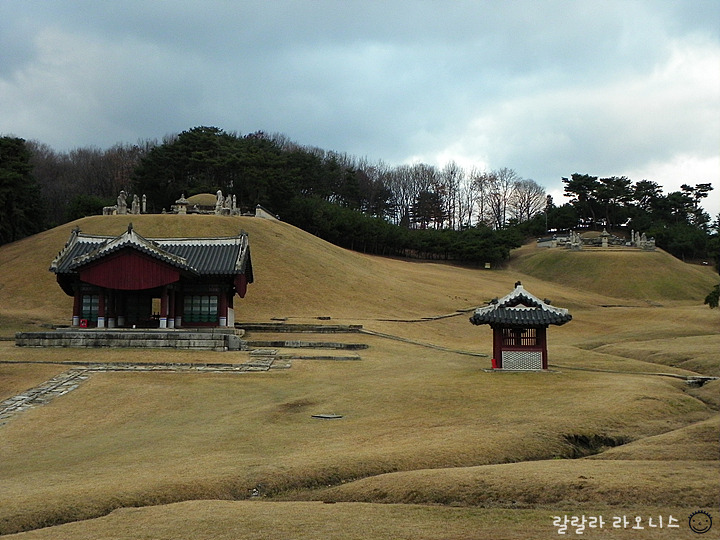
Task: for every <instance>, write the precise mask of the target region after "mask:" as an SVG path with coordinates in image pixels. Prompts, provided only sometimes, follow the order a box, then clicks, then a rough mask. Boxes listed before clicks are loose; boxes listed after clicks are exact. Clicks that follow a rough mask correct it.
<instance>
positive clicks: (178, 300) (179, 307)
mask: <svg viewBox="0 0 720 540" xmlns="http://www.w3.org/2000/svg"><path fill="white" fill-rule="evenodd" d="M184 309H185V297H184V296H183V293H181V292H179V291H176V292H175V328H180V327H181V326H182V315H183V310H184Z"/></svg>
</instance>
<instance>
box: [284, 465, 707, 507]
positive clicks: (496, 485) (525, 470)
mask: <svg viewBox="0 0 720 540" xmlns="http://www.w3.org/2000/svg"><path fill="white" fill-rule="evenodd" d="M718 473H720V464H718V463H717V462H716V461H672V462H667V461H649V460H648V461H613V462H608V461H592V460H587V459H576V460H573V461H567V460H555V461H531V462H526V463H513V464H507V465H485V466H480V467H462V468H453V469H432V470H415V471H406V472H398V473H390V474H383V475H378V476H374V477H372V478H364V479H362V480H357V481H355V482H350V483H347V484H344V485H342V486H337V487H332V488H328V489H324V490H315V491H313V492H310V493H307V494H302V493H299V494H295V498H302V497H303V496H304V495H305V496H307V497H308V498H309V499H311V500H320V501H332V502H341V501H363V502H383V503H393V504H423V503H424V504H443V505H468V506H481V507H492V506H502V507H520V508H531V507H535V506H537V505H542V506H545V507H548V506H555V507H561V508H574V509H575V511H576V512H577V511H579V510H583V511H584V510H586V509H588V508H590V509H592V508H598V507H601V506H603V505H609V506H616V507H631V506H633V505H640V506H652V505H659V506H662V505H667V506H690V507H696V508H711V507H712V506H713V505H714V504H715V503H716V502H717V495H718V489H717V486H716V485H712V483H711V482H708V479H709V478H713V477H714V478H717V476H718Z"/></svg>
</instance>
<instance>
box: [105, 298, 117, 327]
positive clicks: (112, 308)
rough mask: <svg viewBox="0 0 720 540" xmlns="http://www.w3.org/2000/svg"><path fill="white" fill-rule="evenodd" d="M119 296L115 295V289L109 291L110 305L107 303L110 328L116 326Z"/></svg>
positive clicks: (108, 325)
mask: <svg viewBox="0 0 720 540" xmlns="http://www.w3.org/2000/svg"><path fill="white" fill-rule="evenodd" d="M116 299H117V297H116V296H115V291H114V290H113V289H110V290H109V291H108V305H107V317H108V318H107V327H108V328H115V301H116Z"/></svg>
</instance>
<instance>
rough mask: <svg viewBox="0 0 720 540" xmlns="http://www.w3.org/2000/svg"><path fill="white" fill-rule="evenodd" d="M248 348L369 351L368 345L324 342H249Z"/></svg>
mask: <svg viewBox="0 0 720 540" xmlns="http://www.w3.org/2000/svg"><path fill="white" fill-rule="evenodd" d="M247 346H248V347H256V348H274V347H277V348H286V349H338V350H351V351H352V350H361V349H367V348H368V345H367V344H366V343H331V342H323V341H297V340H268V341H263V340H249V341H247Z"/></svg>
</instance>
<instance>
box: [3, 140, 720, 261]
mask: <svg viewBox="0 0 720 540" xmlns="http://www.w3.org/2000/svg"><path fill="white" fill-rule="evenodd" d="M0 144H2V146H1V147H0V208H2V209H3V211H2V212H0V244H2V243H6V242H11V241H14V240H17V239H19V238H22V237H24V236H27V235H29V234H33V233H35V232H38V231H40V230H44V229H46V228H48V227H51V226H55V225H58V224H61V223H64V222H67V221H70V220H73V219H77V218H80V217H83V216H87V215H94V214H98V213H100V212H101V210H102V207H103V206H109V205H112V204H114V203H115V199H116V197H117V194H118V193H119V192H120V190H124V191H125V192H126V193H128V194H130V195H133V194H137V195H143V194H145V195H146V196H147V200H148V210H149V211H151V212H158V213H159V212H162V210H163V209H169V208H170V206H171V205H172V204H173V203H174V201H175V200H176V199H178V198H179V197H180V196H181V195H183V194H184V195H185V196H186V197H189V196H192V195H194V194H198V193H215V192H216V191H218V190H221V191H222V192H223V193H224V194H225V195H234V196H235V198H236V200H237V204H238V206H239V207H240V209H241V210H247V211H252V209H254V207H255V206H256V205H258V204H260V205H262V206H264V207H266V208H268V209H270V210H271V211H272V212H274V213H276V214H278V215H280V217H281V219H283V220H284V221H287V222H289V223H292V224H294V225H296V226H298V227H300V228H302V229H304V230H306V231H308V232H311V233H312V234H315V235H317V236H319V237H321V238H323V239H326V240H329V241H331V242H333V243H335V244H338V245H340V246H343V247H347V248H350V249H354V250H358V251H363V252H367V253H374V254H385V255H403V256H412V257H421V258H433V259H450V260H457V261H462V262H470V263H480V264H482V263H486V262H490V263H494V264H496V263H498V262H502V261H503V260H505V259H506V258H507V257H508V254H509V251H510V249H512V248H513V247H516V246H518V245H519V244H520V243H521V242H522V240H523V239H524V238H526V237H528V236H533V235H534V236H541V235H544V234H545V233H546V231H547V230H548V229H553V230H560V229H562V230H567V229H577V228H578V227H581V228H593V229H600V230H601V229H602V228H608V230H610V231H612V232H617V233H618V234H620V235H622V234H623V233H627V232H629V229H631V228H633V229H635V230H637V231H643V232H645V233H646V234H647V235H648V236H652V237H655V238H656V241H657V245H658V246H659V247H662V248H664V249H666V250H667V251H669V252H670V253H672V254H673V255H675V256H677V257H680V258H695V259H698V258H703V259H709V258H713V257H714V256H715V255H716V254H717V252H718V251H720V248H719V247H718V235H717V221H716V222H715V224H711V220H710V216H708V215H707V213H705V212H704V211H703V209H702V206H701V203H702V200H703V199H704V198H705V197H707V195H708V192H709V191H710V190H712V186H711V185H710V184H696V185H695V186H690V185H683V187H682V190H681V191H678V192H674V193H670V194H667V195H665V194H663V193H662V190H661V188H660V186H659V185H658V184H656V183H654V182H652V181H648V180H642V181H640V182H636V183H632V182H631V181H630V180H629V179H628V178H625V177H611V178H598V177H595V176H591V175H587V174H578V173H576V174H573V175H571V177H570V178H567V179H565V192H566V196H567V197H568V198H569V199H570V200H569V202H567V203H565V204H561V205H559V204H556V202H555V201H553V200H552V198H551V197H549V196H547V195H546V193H545V190H544V188H543V187H542V186H540V185H538V184H537V183H536V182H535V181H533V180H532V179H526V178H521V177H520V176H519V175H518V174H517V173H516V172H515V171H513V170H512V169H510V168H507V167H504V168H499V169H496V170H492V171H486V170H475V169H473V170H464V169H463V168H461V167H459V166H458V165H457V164H456V163H454V162H450V163H448V164H446V165H445V166H444V167H442V168H438V167H434V166H431V165H427V164H423V163H417V164H413V165H399V166H389V165H387V164H384V163H382V162H377V163H370V162H369V161H367V160H365V159H358V158H354V157H352V156H347V155H345V154H339V153H336V152H332V151H326V150H322V149H318V148H309V147H304V146H301V145H299V144H296V143H294V142H292V141H290V140H288V139H287V138H286V137H284V136H282V135H277V134H276V135H267V134H265V133H262V132H257V133H251V134H247V135H239V134H236V133H232V132H226V131H224V130H222V129H219V128H216V127H204V126H201V127H195V128H192V129H190V130H188V131H184V132H182V133H180V134H178V135H172V136H167V137H165V138H164V139H163V141H161V142H159V141H145V142H140V143H138V144H133V145H130V144H118V145H115V146H113V147H111V148H109V149H106V150H100V149H97V148H79V149H75V150H73V151H70V152H67V153H58V152H55V151H54V150H52V149H51V148H49V147H48V146H47V145H44V144H42V143H39V142H34V141H30V142H26V141H24V140H23V139H18V138H12V137H3V138H2V140H1V141H0Z"/></svg>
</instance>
